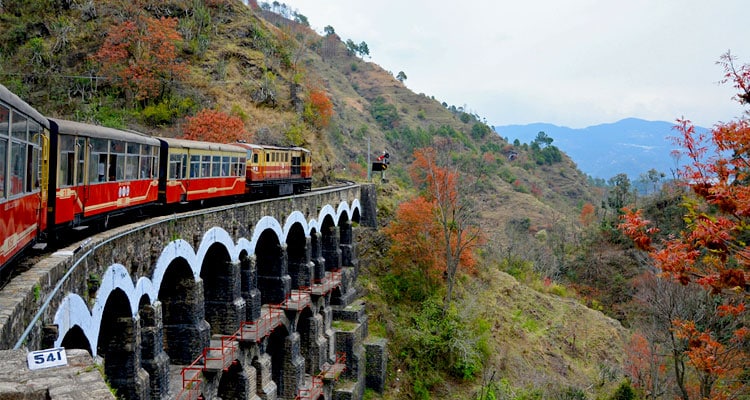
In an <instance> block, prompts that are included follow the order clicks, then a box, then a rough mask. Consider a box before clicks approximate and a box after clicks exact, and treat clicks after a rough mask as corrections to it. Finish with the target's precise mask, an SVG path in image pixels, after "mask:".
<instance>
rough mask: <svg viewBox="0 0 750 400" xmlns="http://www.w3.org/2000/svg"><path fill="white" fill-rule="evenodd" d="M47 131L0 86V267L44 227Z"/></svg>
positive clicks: (42, 120)
mask: <svg viewBox="0 0 750 400" xmlns="http://www.w3.org/2000/svg"><path fill="white" fill-rule="evenodd" d="M48 129H49V123H48V122H47V119H45V118H44V117H43V116H42V115H41V114H40V113H39V112H37V111H36V110H34V109H33V108H32V107H31V106H29V105H28V104H27V103H25V102H24V101H23V100H21V99H20V98H18V96H16V95H15V94H13V93H11V92H10V91H9V90H8V89H7V88H5V87H4V86H2V85H0V269H2V267H4V266H5V265H6V264H7V263H8V262H9V261H10V260H12V259H13V258H14V257H15V256H17V255H18V254H20V252H21V251H22V250H23V249H24V248H26V247H27V246H29V245H31V244H33V243H34V242H35V241H36V239H37V238H39V236H40V234H41V233H42V232H43V231H44V230H45V229H46V225H47V220H46V214H45V210H46V208H47V186H46V180H47V174H46V171H47V165H46V160H47V152H48V151H49V136H48Z"/></svg>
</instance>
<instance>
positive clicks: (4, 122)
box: [0, 104, 10, 136]
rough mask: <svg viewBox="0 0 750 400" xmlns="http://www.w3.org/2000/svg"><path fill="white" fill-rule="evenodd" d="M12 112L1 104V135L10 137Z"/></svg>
mask: <svg viewBox="0 0 750 400" xmlns="http://www.w3.org/2000/svg"><path fill="white" fill-rule="evenodd" d="M9 123H10V110H9V109H8V107H6V106H4V105H2V104H0V126H2V132H0V135H4V136H8V132H9V131H10V125H9Z"/></svg>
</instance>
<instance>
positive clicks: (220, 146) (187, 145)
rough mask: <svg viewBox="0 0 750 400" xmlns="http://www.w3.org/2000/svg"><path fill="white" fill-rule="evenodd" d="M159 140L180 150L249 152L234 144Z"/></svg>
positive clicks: (171, 139) (161, 138) (175, 139)
mask: <svg viewBox="0 0 750 400" xmlns="http://www.w3.org/2000/svg"><path fill="white" fill-rule="evenodd" d="M159 140H161V141H163V142H165V143H167V145H169V147H178V148H184V149H197V150H210V151H227V152H235V153H242V154H243V155H244V154H245V153H246V152H247V151H246V150H245V149H244V148H242V147H240V146H235V145H233V144H224V143H214V142H202V141H199V140H188V139H177V138H165V137H160V138H159Z"/></svg>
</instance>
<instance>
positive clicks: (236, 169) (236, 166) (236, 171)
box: [229, 157, 242, 176]
mask: <svg viewBox="0 0 750 400" xmlns="http://www.w3.org/2000/svg"><path fill="white" fill-rule="evenodd" d="M230 163H231V164H232V172H231V173H230V174H229V175H232V176H241V175H242V173H241V171H242V170H241V169H240V163H239V161H238V158H237V157H232V160H231V161H230Z"/></svg>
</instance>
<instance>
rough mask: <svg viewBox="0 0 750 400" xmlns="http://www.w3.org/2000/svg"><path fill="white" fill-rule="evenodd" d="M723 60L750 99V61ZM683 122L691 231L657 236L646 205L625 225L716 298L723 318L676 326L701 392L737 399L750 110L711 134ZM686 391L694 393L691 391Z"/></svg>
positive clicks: (748, 260)
mask: <svg viewBox="0 0 750 400" xmlns="http://www.w3.org/2000/svg"><path fill="white" fill-rule="evenodd" d="M718 64H719V65H721V66H722V67H723V68H724V71H725V76H724V82H733V84H734V87H735V88H737V89H738V90H739V93H738V94H737V96H736V97H735V99H736V100H737V101H739V102H740V104H743V105H747V104H750V65H748V64H745V65H743V66H741V67H736V66H735V58H734V57H733V56H732V55H731V54H730V53H729V52H727V53H726V54H724V55H722V57H721V59H720V61H719V62H718ZM677 122H678V123H677V126H676V129H677V131H679V132H680V134H681V136H680V137H679V138H676V142H677V143H678V144H679V145H680V146H681V147H682V148H683V149H684V153H685V154H686V155H687V156H688V157H689V159H690V164H689V165H687V166H685V167H683V168H682V169H681V170H680V178H681V181H682V182H683V183H684V184H685V185H686V187H687V188H689V189H690V190H689V192H688V195H686V198H685V201H684V206H685V209H686V211H685V215H684V217H683V219H684V221H685V224H686V227H685V229H683V230H682V231H681V232H674V233H671V234H670V235H669V236H667V237H666V238H664V239H661V240H656V234H657V233H658V232H659V229H658V227H655V226H653V225H652V224H651V222H650V221H648V220H647V219H645V218H644V217H643V214H642V212H641V211H640V210H626V214H625V215H624V216H623V221H622V223H621V225H620V227H621V229H622V230H623V232H625V234H627V235H628V236H629V237H631V238H632V239H633V241H634V242H635V244H636V246H637V247H638V248H640V249H642V250H645V251H647V252H648V254H649V256H650V257H651V260H652V261H653V262H654V264H655V266H656V267H658V268H659V269H660V270H661V271H662V273H663V274H664V275H666V276H671V277H673V278H674V279H676V280H678V281H679V282H681V283H683V284H689V283H692V282H695V283H697V284H699V285H701V286H702V287H704V288H705V289H706V290H707V291H708V292H709V293H710V294H711V295H712V296H713V298H714V301H715V302H716V304H718V305H717V306H716V309H715V316H716V317H717V318H719V319H721V320H722V321H724V322H723V323H721V324H711V325H710V326H709V325H707V324H705V323H704V322H703V321H697V320H674V321H673V329H674V330H675V332H676V335H677V336H678V337H679V338H681V339H683V340H686V341H687V343H688V348H687V350H686V355H687V356H688V358H689V360H690V365H691V366H692V368H693V370H694V372H695V375H696V380H697V385H698V390H697V396H699V397H700V398H703V399H726V398H736V396H737V394H738V393H743V392H744V393H747V390H748V382H747V374H748V365H750V355H749V354H748V349H749V348H750V329H749V328H748V324H750V318H749V317H750V316H749V315H748V312H747V309H746V302H747V300H748V298H749V297H750V241H749V239H750V185H748V184H749V183H750V121H749V120H748V119H747V114H746V115H745V117H743V118H740V119H738V120H735V121H731V122H728V123H719V124H717V125H716V126H714V128H713V129H712V130H711V131H710V132H709V133H708V134H703V133H700V132H698V131H696V129H695V127H694V126H693V125H692V124H691V122H690V121H689V120H686V119H680V120H678V121H677ZM709 140H710V142H711V144H712V145H713V146H709V143H708V141H709ZM710 148H713V152H709V149H710ZM743 376H744V378H743ZM681 397H682V398H685V399H687V395H686V394H684V395H682V396H681Z"/></svg>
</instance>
